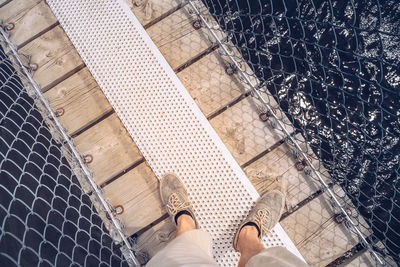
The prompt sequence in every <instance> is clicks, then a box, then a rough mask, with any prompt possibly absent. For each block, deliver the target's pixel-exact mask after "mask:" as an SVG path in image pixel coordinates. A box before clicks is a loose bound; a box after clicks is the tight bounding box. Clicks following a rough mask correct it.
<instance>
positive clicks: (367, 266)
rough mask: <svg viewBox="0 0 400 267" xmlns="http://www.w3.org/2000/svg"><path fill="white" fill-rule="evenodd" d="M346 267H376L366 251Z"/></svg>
mask: <svg viewBox="0 0 400 267" xmlns="http://www.w3.org/2000/svg"><path fill="white" fill-rule="evenodd" d="M346 266H348V267H373V266H376V263H375V260H374V259H373V258H372V256H371V254H370V253H369V252H368V251H364V252H363V253H362V254H361V255H359V256H358V257H356V258H355V259H354V260H352V261H351V262H349V263H346Z"/></svg>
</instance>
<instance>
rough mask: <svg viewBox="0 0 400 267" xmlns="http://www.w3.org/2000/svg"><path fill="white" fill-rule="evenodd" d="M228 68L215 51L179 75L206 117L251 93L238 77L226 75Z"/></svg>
mask: <svg viewBox="0 0 400 267" xmlns="http://www.w3.org/2000/svg"><path fill="white" fill-rule="evenodd" d="M227 66H228V62H227V61H226V60H224V59H223V58H222V57H221V56H220V55H219V53H218V52H217V51H215V52H213V53H211V54H208V55H207V56H205V57H203V58H202V59H200V60H199V61H197V62H195V63H194V64H192V65H190V66H189V67H187V68H185V69H184V70H183V71H181V72H179V73H178V74H177V75H178V77H179V79H180V80H181V81H182V83H183V85H184V86H185V88H186V89H187V90H188V91H189V93H190V95H191V96H192V97H193V99H194V100H195V101H196V103H197V104H198V106H199V107H200V109H201V110H202V111H203V113H204V115H206V117H208V116H209V115H211V114H213V113H215V112H216V111H218V110H220V109H221V108H223V107H225V106H227V105H228V104H229V103H231V102H232V101H234V100H235V99H237V98H238V97H240V96H241V95H242V94H243V93H245V92H247V91H249V90H248V89H246V88H245V87H244V86H243V84H242V83H241V82H240V81H238V80H237V78H236V76H229V75H228V74H226V72H225V68H226V67H227Z"/></svg>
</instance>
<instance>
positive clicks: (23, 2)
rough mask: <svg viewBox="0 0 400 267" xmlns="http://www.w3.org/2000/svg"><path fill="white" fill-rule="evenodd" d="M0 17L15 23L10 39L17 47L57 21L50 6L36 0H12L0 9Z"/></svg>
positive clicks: (6, 21)
mask: <svg viewBox="0 0 400 267" xmlns="http://www.w3.org/2000/svg"><path fill="white" fill-rule="evenodd" d="M4 16H5V17H4ZM0 17H2V18H3V21H4V22H5V24H7V23H9V22H12V23H14V24H15V28H14V29H13V30H11V31H10V33H11V36H10V39H11V41H12V42H14V43H15V44H16V45H17V47H21V46H22V45H24V44H25V43H26V42H28V41H30V40H32V39H33V38H34V37H35V36H37V35H39V34H40V33H42V32H44V31H46V30H47V29H49V28H51V27H53V26H54V25H56V24H57V23H58V22H57V19H56V17H55V16H54V15H53V12H52V11H51V9H50V7H49V6H48V5H47V4H46V3H45V2H44V1H37V0H13V1H12V2H10V3H9V4H7V5H5V6H4V7H2V8H1V9H0Z"/></svg>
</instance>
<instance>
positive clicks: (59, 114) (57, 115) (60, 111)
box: [55, 108, 65, 117]
mask: <svg viewBox="0 0 400 267" xmlns="http://www.w3.org/2000/svg"><path fill="white" fill-rule="evenodd" d="M64 112H65V110H64V108H58V109H56V112H55V115H56V117H60V116H62V115H64Z"/></svg>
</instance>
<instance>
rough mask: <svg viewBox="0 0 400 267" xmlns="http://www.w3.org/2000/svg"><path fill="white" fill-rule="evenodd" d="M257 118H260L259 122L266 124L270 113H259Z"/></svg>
mask: <svg viewBox="0 0 400 267" xmlns="http://www.w3.org/2000/svg"><path fill="white" fill-rule="evenodd" d="M258 117H259V118H260V120H261V121H263V122H267V121H268V120H269V118H270V117H271V113H270V112H269V111H267V112H263V113H260V115H258Z"/></svg>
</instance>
